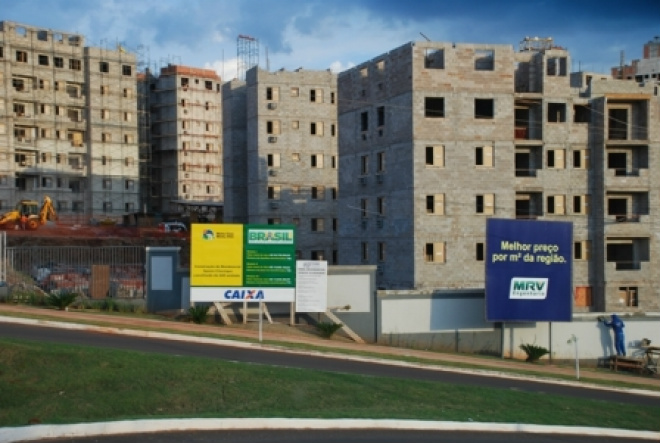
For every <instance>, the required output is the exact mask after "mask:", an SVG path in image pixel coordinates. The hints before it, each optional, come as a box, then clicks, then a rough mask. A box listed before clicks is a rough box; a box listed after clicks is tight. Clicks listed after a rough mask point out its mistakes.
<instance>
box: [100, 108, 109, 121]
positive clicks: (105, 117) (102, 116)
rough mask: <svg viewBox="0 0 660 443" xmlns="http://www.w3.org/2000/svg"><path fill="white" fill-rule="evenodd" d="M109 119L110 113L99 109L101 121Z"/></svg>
mask: <svg viewBox="0 0 660 443" xmlns="http://www.w3.org/2000/svg"><path fill="white" fill-rule="evenodd" d="M109 118H110V111H109V110H107V109H101V119H102V120H107V119H109Z"/></svg>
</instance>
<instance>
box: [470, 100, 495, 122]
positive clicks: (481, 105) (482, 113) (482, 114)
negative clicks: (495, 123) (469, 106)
mask: <svg viewBox="0 0 660 443" xmlns="http://www.w3.org/2000/svg"><path fill="white" fill-rule="evenodd" d="M493 117H495V100H494V99H492V98H475V99H474V118H478V119H492V118H493Z"/></svg>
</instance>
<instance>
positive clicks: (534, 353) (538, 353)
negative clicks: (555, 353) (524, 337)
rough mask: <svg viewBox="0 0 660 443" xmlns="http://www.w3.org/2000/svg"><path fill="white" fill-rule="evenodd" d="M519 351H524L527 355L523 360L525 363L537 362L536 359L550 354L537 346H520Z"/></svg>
mask: <svg viewBox="0 0 660 443" xmlns="http://www.w3.org/2000/svg"><path fill="white" fill-rule="evenodd" d="M520 349H522V350H523V351H525V353H526V354H527V358H526V359H525V361H528V362H530V363H531V362H535V361H538V359H540V358H541V357H543V356H544V355H546V354H548V353H549V352H550V351H548V350H547V349H546V348H544V347H543V346H537V345H532V344H524V345H520Z"/></svg>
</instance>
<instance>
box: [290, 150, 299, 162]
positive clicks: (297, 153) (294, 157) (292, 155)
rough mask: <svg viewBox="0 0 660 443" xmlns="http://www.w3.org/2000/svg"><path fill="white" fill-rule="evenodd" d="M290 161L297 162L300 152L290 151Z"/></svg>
mask: <svg viewBox="0 0 660 443" xmlns="http://www.w3.org/2000/svg"><path fill="white" fill-rule="evenodd" d="M291 161H293V162H299V161H300V153H299V152H294V153H292V154H291Z"/></svg>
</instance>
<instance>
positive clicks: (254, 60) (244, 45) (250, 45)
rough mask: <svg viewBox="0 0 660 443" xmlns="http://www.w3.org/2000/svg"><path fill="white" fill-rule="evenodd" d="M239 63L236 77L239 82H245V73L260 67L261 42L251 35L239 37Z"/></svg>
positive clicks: (237, 45) (237, 54) (237, 42)
mask: <svg viewBox="0 0 660 443" xmlns="http://www.w3.org/2000/svg"><path fill="white" fill-rule="evenodd" d="M236 47H237V53H236V56H237V57H236V60H237V63H238V66H237V71H236V75H237V78H238V79H239V80H245V73H246V72H247V71H248V69H250V68H252V67H253V66H258V65H259V40H258V39H256V38H254V37H250V36H249V35H243V34H241V35H239V36H238V40H237V41H236Z"/></svg>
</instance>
